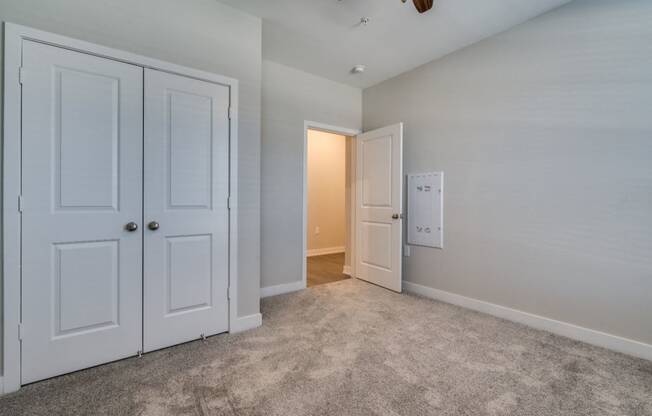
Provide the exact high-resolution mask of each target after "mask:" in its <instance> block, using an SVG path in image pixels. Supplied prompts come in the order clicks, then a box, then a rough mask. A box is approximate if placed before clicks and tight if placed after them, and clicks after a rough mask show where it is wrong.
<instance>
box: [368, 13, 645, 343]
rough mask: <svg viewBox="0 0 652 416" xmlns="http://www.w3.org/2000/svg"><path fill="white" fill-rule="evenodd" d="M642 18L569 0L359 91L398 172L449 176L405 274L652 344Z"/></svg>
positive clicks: (421, 281) (435, 285)
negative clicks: (440, 244)
mask: <svg viewBox="0 0 652 416" xmlns="http://www.w3.org/2000/svg"><path fill="white" fill-rule="evenodd" d="M651 22H652V2H651V1H649V0H576V1H574V2H572V3H570V4H569V5H567V6H564V7H562V8H560V9H557V10H555V11H552V12H550V13H548V14H546V15H543V16H541V17H539V18H536V19H534V20H532V21H530V22H528V23H525V24H523V25H521V26H519V27H517V28H515V29H513V30H510V31H508V32H505V33H503V34H501V35H498V36H496V37H493V38H491V39H488V40H486V41H483V42H481V43H479V44H476V45H474V46H471V47H469V48H466V49H464V50H462V51H459V52H457V53H453V54H451V55H449V56H447V57H445V58H443V59H440V60H437V61H435V62H432V63H430V64H427V65H425V66H423V67H421V68H418V69H416V70H414V71H411V72H409V73H406V74H403V75H401V76H399V77H397V78H395V79H392V80H389V81H386V82H384V83H382V84H380V85H377V86H375V87H372V88H369V89H367V90H365V91H364V98H363V109H364V123H363V124H364V127H365V129H372V128H376V127H380V126H384V125H387V124H391V123H394V122H398V121H404V122H405V170H406V172H420V171H428V170H430V169H434V170H443V171H445V173H446V184H445V188H446V189H445V248H444V249H443V250H434V249H428V248H417V247H414V248H412V255H411V257H408V258H406V259H405V267H404V270H405V274H404V277H405V279H406V280H408V281H410V282H414V283H417V284H421V285H425V286H428V287H432V288H436V289H440V290H444V291H448V292H453V293H456V294H460V295H464V296H468V297H472V298H476V299H480V300H484V301H488V302H492V303H496V304H500V305H504V306H507V307H511V308H516V309H519V310H522V311H526V312H530V313H534V314H538V315H543V316H545V317H549V318H553V319H557V320H561V321H565V322H570V323H573V324H576V325H580V326H583V327H588V328H591V329H595V330H599V331H603V332H607V333H610V334H615V335H619V336H623V337H627V338H631V339H634V340H638V341H642V342H645V343H648V344H652V319H651V317H652V24H651ZM408 221H409V219H408Z"/></svg>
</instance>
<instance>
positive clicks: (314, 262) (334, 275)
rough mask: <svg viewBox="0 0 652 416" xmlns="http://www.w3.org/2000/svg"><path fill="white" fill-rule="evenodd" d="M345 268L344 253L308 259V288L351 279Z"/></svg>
mask: <svg viewBox="0 0 652 416" xmlns="http://www.w3.org/2000/svg"><path fill="white" fill-rule="evenodd" d="M343 268H344V253H336V254H326V255H323V256H313V257H308V287H312V286H317V285H323V284H324V283H332V282H338V281H340V280H346V279H349V276H347V275H345V274H344V273H342V270H343Z"/></svg>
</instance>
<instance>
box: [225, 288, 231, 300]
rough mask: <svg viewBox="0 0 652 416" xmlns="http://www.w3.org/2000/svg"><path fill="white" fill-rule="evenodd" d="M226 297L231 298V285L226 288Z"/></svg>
mask: <svg viewBox="0 0 652 416" xmlns="http://www.w3.org/2000/svg"><path fill="white" fill-rule="evenodd" d="M226 298H227V299H228V300H231V286H229V287H227V288H226Z"/></svg>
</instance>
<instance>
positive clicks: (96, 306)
mask: <svg viewBox="0 0 652 416" xmlns="http://www.w3.org/2000/svg"><path fill="white" fill-rule="evenodd" d="M23 69H24V70H23V108H22V114H23V119H22V152H23V153H22V180H23V185H22V186H23V213H22V230H23V234H22V236H23V237H22V322H23V328H24V331H23V338H22V383H23V384H25V383H30V382H33V381H36V380H41V379H45V378H48V377H52V376H56V375H59V374H63V373H67V372H71V371H75V370H79V369H81V368H85V367H90V366H93V365H96V364H100V363H105V362H108V361H112V360H117V359H120V358H124V357H127V356H131V355H135V354H136V353H137V352H138V350H140V349H141V347H142V335H141V334H142V332H141V331H142V292H141V290H142V263H141V262H142V255H141V247H142V234H141V229H140V228H139V229H137V230H135V231H131V232H130V231H128V230H127V229H126V228H125V225H126V224H127V223H129V222H135V223H138V224H140V220H141V217H142V198H141V196H142V144H143V133H142V120H143V113H142V105H143V102H142V87H143V85H142V82H143V70H142V68H139V67H136V66H132V65H128V64H124V63H119V62H114V61H111V60H107V59H102V58H98V57H94V56H90V55H85V54H81V53H77V52H72V51H69V50H65V49H60V48H56V47H52V46H47V45H43V44H39V43H34V42H28V41H25V42H24V47H23Z"/></svg>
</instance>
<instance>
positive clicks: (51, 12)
mask: <svg viewBox="0 0 652 416" xmlns="http://www.w3.org/2000/svg"><path fill="white" fill-rule="evenodd" d="M0 20H2V21H9V22H12V23H17V24H22V25H26V26H31V27H34V28H37V29H41V30H46V31H50V32H54V33H58V34H61V35H67V36H71V37H74V38H78V39H82V40H86V41H89V42H94V43H97V44H100V45H104V46H109V47H113V48H117V49H122V50H126V51H129V52H134V53H137V54H141V55H145V56H149V57H152V58H158V59H162V60H166V61H169V62H173V63H177V64H181V65H185V66H189V67H192V68H197V69H201V70H205V71H210V72H215V73H218V74H221V75H225V76H229V77H233V78H236V79H238V80H239V81H240V108H239V115H240V120H239V133H240V135H239V148H238V158H239V164H240V173H239V181H240V194H239V200H238V213H239V220H240V223H239V230H238V232H239V235H240V244H239V256H240V258H239V261H238V268H239V272H240V277H241V280H240V285H239V293H238V306H239V311H238V314H239V315H240V316H246V315H250V314H254V313H257V312H258V311H259V293H260V289H259V287H260V260H259V259H260V254H259V253H260V251H259V248H260V114H261V98H260V94H261V62H262V40H261V21H260V19H258V18H255V17H252V16H249V15H247V14H244V13H242V12H240V11H238V10H235V9H233V8H231V7H228V6H225V5H222V4H220V3H218V2H216V1H214V0H191V1H177V0H139V1H124V0H122V1H121V0H110V1H103V2H97V1H88V0H0ZM2 65H3V64H2V58H1V57H0V67H2ZM2 68H3V67H2ZM0 71H2V70H1V69H0Z"/></svg>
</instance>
